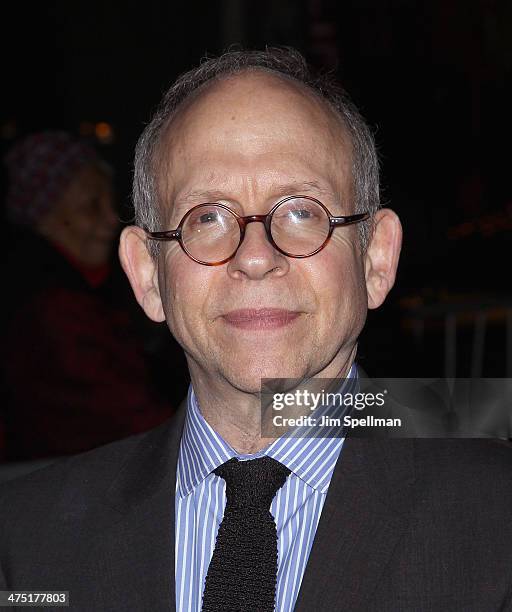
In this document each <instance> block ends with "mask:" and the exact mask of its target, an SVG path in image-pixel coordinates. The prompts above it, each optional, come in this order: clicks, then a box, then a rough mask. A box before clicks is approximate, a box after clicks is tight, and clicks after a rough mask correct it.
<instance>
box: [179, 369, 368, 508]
mask: <svg viewBox="0 0 512 612" xmlns="http://www.w3.org/2000/svg"><path fill="white" fill-rule="evenodd" d="M356 385H357V366H356V365H355V364H353V365H352V367H351V369H350V372H349V374H348V375H347V380H344V382H343V385H342V387H341V388H340V390H339V391H341V389H343V391H344V392H345V393H346V392H349V391H350V389H352V388H354V387H355V386H356ZM343 442H344V438H339V437H333V438H326V437H322V438H316V437H300V438H299V437H293V436H287V435H284V436H281V437H280V438H278V439H277V440H275V441H274V442H272V444H270V445H269V446H267V447H266V448H264V449H262V450H261V451H259V452H258V453H254V454H251V455H244V454H241V453H237V452H236V451H235V450H234V449H233V448H232V447H231V446H230V445H229V444H228V443H227V442H226V441H225V440H224V439H223V438H222V436H220V435H219V434H218V433H217V432H216V431H215V430H214V429H213V428H212V427H211V426H210V425H209V424H208V423H207V421H206V420H205V419H204V417H203V415H202V414H201V411H200V408H199V405H198V403H197V398H196V395H195V393H194V390H193V388H192V385H190V387H189V391H188V396H187V415H186V418H185V425H184V428H183V435H182V437H181V444H180V453H179V457H178V467H177V482H176V490H177V492H178V493H179V494H180V496H181V497H182V498H183V497H185V496H187V495H188V494H189V493H191V492H192V490H193V489H194V488H195V487H196V486H197V485H198V484H199V483H200V482H202V481H203V480H204V479H205V478H206V477H207V476H208V475H209V474H211V472H213V470H215V469H216V468H218V467H219V465H222V464H223V463H225V462H226V461H229V459H232V458H233V457H238V458H239V459H242V460H244V459H256V458H257V457H261V456H264V455H266V456H268V457H272V458H273V459H275V460H276V461H279V462H280V463H282V464H283V465H285V466H286V467H287V468H288V469H289V470H290V471H291V472H293V473H294V474H295V475H296V476H297V477H298V478H300V479H301V480H303V481H304V482H305V483H306V484H308V485H309V486H310V487H312V488H313V489H316V490H318V491H320V492H321V493H326V492H327V489H328V487H329V483H330V481H331V476H332V473H333V471H334V467H335V465H336V461H337V460H338V456H339V454H340V452H341V448H342V445H343Z"/></svg>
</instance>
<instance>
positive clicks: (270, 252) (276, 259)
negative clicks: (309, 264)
mask: <svg viewBox="0 0 512 612" xmlns="http://www.w3.org/2000/svg"><path fill="white" fill-rule="evenodd" d="M289 268H290V262H289V260H288V258H287V257H285V256H284V255H283V254H282V253H280V252H279V251H277V250H276V249H275V248H274V247H273V246H272V244H271V243H270V241H269V239H268V237H267V233H266V231H265V227H264V225H263V223H249V224H248V225H247V227H246V229H245V236H244V239H243V241H242V244H241V245H240V246H239V247H238V250H237V252H236V254H235V256H234V257H233V258H232V259H231V260H230V261H229V262H228V273H229V275H230V276H231V277H233V278H236V279H240V278H247V279H250V280H262V279H264V278H266V277H269V276H284V275H285V274H286V273H287V272H288V270H289Z"/></svg>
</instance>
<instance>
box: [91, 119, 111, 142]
mask: <svg viewBox="0 0 512 612" xmlns="http://www.w3.org/2000/svg"><path fill="white" fill-rule="evenodd" d="M94 133H95V134H96V138H97V139H98V140H99V141H100V142H101V143H102V144H110V143H111V142H113V141H114V131H113V129H112V126H111V125H110V123H105V122H104V121H100V122H99V123H97V124H96V127H95V128H94Z"/></svg>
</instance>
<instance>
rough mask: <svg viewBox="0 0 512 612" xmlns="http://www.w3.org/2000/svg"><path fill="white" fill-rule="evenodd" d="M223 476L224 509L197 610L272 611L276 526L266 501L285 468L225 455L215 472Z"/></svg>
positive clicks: (271, 462)
mask: <svg viewBox="0 0 512 612" xmlns="http://www.w3.org/2000/svg"><path fill="white" fill-rule="evenodd" d="M214 473H215V474H217V476H220V477H221V478H224V480H225V481H226V495H227V502H226V509H225V510H224V518H223V519H222V523H221V524H220V527H219V532H218V534H217V541H216V543H215V550H214V551H213V557H212V560H211V561H210V566H209V568H208V574H207V576H206V582H205V587H204V594H203V608H202V611H203V612H235V611H236V612H272V611H273V610H274V599H275V595H276V579H277V531H276V524H275V522H274V517H273V516H272V514H271V513H270V504H271V503H272V500H273V499H274V496H275V494H276V493H277V491H278V490H279V489H280V488H281V487H282V486H283V485H284V483H285V481H286V477H287V476H288V474H289V473H290V470H289V469H288V468H287V467H285V466H284V465H282V464H281V463H279V462H278V461H275V460H274V459H271V458H270V457H260V458H259V459H252V460H250V461H238V460H237V459H230V460H229V461H227V462H226V463H224V464H223V465H221V466H220V467H218V468H217V469H216V470H215V471H214Z"/></svg>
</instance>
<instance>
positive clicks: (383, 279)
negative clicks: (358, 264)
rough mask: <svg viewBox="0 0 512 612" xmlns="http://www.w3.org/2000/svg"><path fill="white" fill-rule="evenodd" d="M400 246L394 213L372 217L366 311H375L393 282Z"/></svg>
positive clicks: (379, 213) (399, 229)
mask: <svg viewBox="0 0 512 612" xmlns="http://www.w3.org/2000/svg"><path fill="white" fill-rule="evenodd" d="M401 247H402V226H401V224H400V220H399V218H398V216H397V215H396V213H394V212H393V211H392V210H390V209H389V208H382V209H381V210H379V211H377V213H376V214H375V221H374V231H373V235H372V239H371V242H370V245H369V246H368V250H367V252H366V258H365V275H366V290H367V293H368V308H370V309H372V308H378V307H379V306H380V305H381V304H382V303H383V302H384V300H385V299H386V296H387V294H388V293H389V291H390V290H391V288H392V287H393V285H394V283H395V277H396V270H397V267H398V260H399V257H400V249H401Z"/></svg>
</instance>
